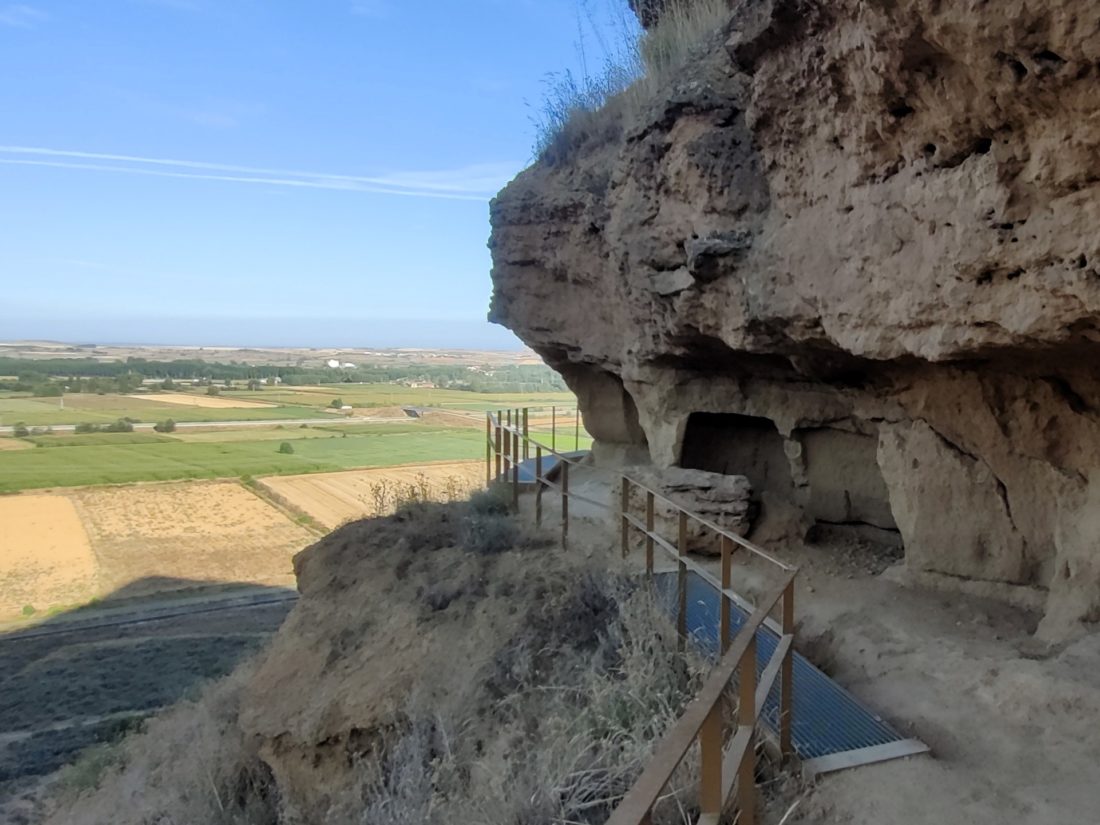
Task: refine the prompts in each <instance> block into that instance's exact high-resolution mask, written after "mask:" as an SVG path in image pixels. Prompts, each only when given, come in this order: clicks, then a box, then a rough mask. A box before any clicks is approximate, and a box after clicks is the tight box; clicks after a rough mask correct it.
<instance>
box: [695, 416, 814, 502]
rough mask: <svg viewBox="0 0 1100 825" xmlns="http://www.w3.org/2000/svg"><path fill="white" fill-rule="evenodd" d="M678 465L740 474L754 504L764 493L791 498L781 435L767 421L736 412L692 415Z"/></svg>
mask: <svg viewBox="0 0 1100 825" xmlns="http://www.w3.org/2000/svg"><path fill="white" fill-rule="evenodd" d="M680 466H681V467H684V468H687V469H690V470H707V471H709V472H712V473H723V474H725V475H742V476H745V477H746V478H748V480H749V483H750V484H752V495H753V499H754V500H756V501H759V500H760V496H761V494H762V493H763V492H764V491H769V492H773V493H777V494H779V495H780V496H783V497H784V498H788V499H790V498H792V496H793V490H794V484H793V482H792V480H791V467H790V464H789V463H788V461H787V455H786V452H785V451H784V449H783V436H781V435H780V434H779V430H778V429H777V428H776V426H775V422H773V421H772V420H771V419H768V418H760V417H757V416H752V415H739V414H737V413H692V414H691V415H690V416H688V421H687V428H686V429H685V431H684V446H683V448H682V450H681V452H680Z"/></svg>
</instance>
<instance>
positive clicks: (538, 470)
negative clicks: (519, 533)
mask: <svg viewBox="0 0 1100 825" xmlns="http://www.w3.org/2000/svg"><path fill="white" fill-rule="evenodd" d="M535 526H536V527H542V447H540V446H537V445H536V446H535Z"/></svg>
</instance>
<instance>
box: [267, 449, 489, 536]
mask: <svg viewBox="0 0 1100 825" xmlns="http://www.w3.org/2000/svg"><path fill="white" fill-rule="evenodd" d="M484 480H485V464H484V462H482V461H457V462H430V463H426V464H409V465H406V466H403V467H384V468H380V469H375V470H351V471H348V472H341V473H318V474H313V475H305V476H276V477H272V478H265V479H262V480H261V484H262V485H263V486H264V487H266V488H267V489H268V490H269V491H270V492H272V493H274V494H275V496H276V497H277V498H278V499H279V500H282V501H285V502H286V503H288V504H289V505H290V506H292V507H294V508H296V509H298V510H301V511H302V512H304V513H308V514H309V515H310V516H312V517H313V518H314V519H316V520H317V521H318V522H320V523H321V524H323V525H325V526H326V527H328V528H335V527H337V526H339V525H340V524H343V523H344V522H346V521H350V520H353V519H358V518H365V517H367V516H373V515H378V514H380V513H384V512H387V511H389V510H392V509H393V507H394V505H395V504H396V503H398V502H399V501H401V500H404V499H409V498H417V499H430V500H434V501H447V500H455V499H458V498H464V497H466V496H467V495H469V493H470V492H471V491H472V490H474V489H477V488H478V487H480V486H481V485H482V484H483V483H484Z"/></svg>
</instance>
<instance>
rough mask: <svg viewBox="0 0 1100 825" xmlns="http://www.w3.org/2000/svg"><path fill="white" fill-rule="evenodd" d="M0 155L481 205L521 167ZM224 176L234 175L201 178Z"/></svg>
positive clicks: (16, 149) (39, 152)
mask: <svg viewBox="0 0 1100 825" xmlns="http://www.w3.org/2000/svg"><path fill="white" fill-rule="evenodd" d="M0 154H7V155H24V156H26V155H30V156H32V157H33V156H37V157H39V158H42V157H48V158H70V159H72V160H35V159H32V158H30V157H15V158H12V157H8V158H2V157H0V163H2V164H7V165H12V166H46V167H54V168H60V169H84V170H90V171H99V172H116V173H123V174H132V175H151V176H154V177H168V178H189V179H194V180H216V181H228V182H233V183H254V184H255V183H258V184H266V185H274V186H295V187H304V188H310V189H336V190H343V191H355V192H370V193H375V194H382V195H401V196H405V197H421V198H443V199H450V200H474V201H483V200H485V199H486V198H487V197H489V196H490V195H491V194H492V193H493V192H495V191H496V190H497V189H499V188H500V187H501V186H503V185H504V183H506V182H507V179H508V177H510V174H511V172H512V171H513V170H514V169H516V168H518V164H481V165H475V166H468V167H464V168H460V169H454V170H449V171H442V172H405V173H396V174H393V175H388V176H384V177H366V176H361V175H341V174H330V173H326V172H302V171H298V170H288V169H268V168H263V167H254V166H239V165H235V164H226V163H207V162H203V161H193V160H179V159H175V158H148V157H140V156H135V155H120V154H107V153H102V152H81V151H75V150H61V149H46V148H41V147H33V146H0ZM86 161H111V162H113V164H119V163H122V164H126V163H129V164H140V165H138V166H119V165H113V164H104V163H89V162H86ZM143 166H157V167H168V168H169V169H171V168H175V169H186V170H196V172H197V173H196V172H191V171H187V172H172V171H167V170H166V169H149V168H143ZM203 172H221V173H232V174H203Z"/></svg>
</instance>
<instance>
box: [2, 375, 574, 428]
mask: <svg viewBox="0 0 1100 825" xmlns="http://www.w3.org/2000/svg"><path fill="white" fill-rule="evenodd" d="M222 397H224V398H233V399H242V400H247V401H262V402H264V403H267V404H271V405H272V406H270V407H242V408H223V409H211V408H203V407H190V406H186V405H184V404H171V403H165V402H162V401H154V400H150V399H145V398H134V397H132V396H128V395H113V394H107V395H97V394H94V393H78V394H73V393H70V394H68V395H66V396H65V397H64V406H62V399H60V398H30V397H27V396H25V395H17V394H12V393H3V394H0V425H4V426H11V425H13V424H15V423H17V422H22V423H24V424H26V425H27V426H28V427H49V426H54V425H58V424H83V423H88V424H107V423H110V422H113V421H117V420H118V419H120V418H131V419H133V420H135V421H140V422H144V423H155V422H157V421H163V420H165V419H167V418H172V419H174V420H175V421H181V422H211V423H214V422H218V421H281V420H282V421H285V420H292V419H303V418H304V419H310V418H320V417H325V416H328V415H332V410H331V408H330V406H329V405H330V404H331V403H332V402H333V401H335V400H336V399H340V400H341V401H342V402H343V403H345V404H348V405H351V406H354V407H360V408H372V407H442V408H446V409H452V410H464V411H481V410H490V409H494V410H495V409H501V408H508V407H513V408H514V407H524V406H540V407H546V408H547V409H549V407H550V406H551V405H558V406H560V407H562V408H563V409H573V408H575V407H576V399H575V398H574V397H573V396H572V394H570V393H542V394H538V393H529V394H526V395H522V394H519V395H517V394H500V395H491V394H481V393H473V392H464V391H462V390H437V389H413V388H409V387H402V386H399V385H396V384H334V385H325V386H318V387H281V388H276V389H269V390H262V391H259V392H249V391H245V390H225V391H224V392H223V393H222ZM333 417H334V419H335V418H336V416H333Z"/></svg>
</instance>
